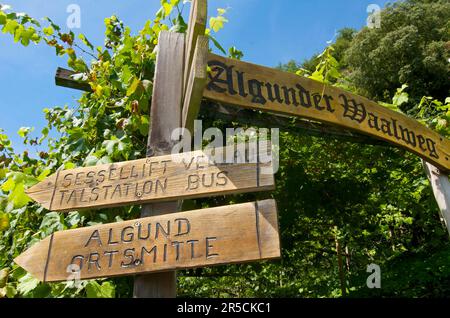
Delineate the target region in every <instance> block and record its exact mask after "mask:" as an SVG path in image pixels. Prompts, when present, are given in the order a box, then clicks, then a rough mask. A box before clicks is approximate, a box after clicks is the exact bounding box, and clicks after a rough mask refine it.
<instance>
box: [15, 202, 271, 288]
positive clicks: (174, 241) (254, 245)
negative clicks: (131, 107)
mask: <svg viewBox="0 0 450 318" xmlns="http://www.w3.org/2000/svg"><path fill="white" fill-rule="evenodd" d="M279 257H280V243H279V235H278V220H277V208H276V203H275V201H274V200H266V201H259V202H252V203H244V204H237V205H229V206H223V207H217V208H210V209H203V210H196V211H189V212H181V213H172V214H165V215H161V216H154V217H148V218H142V219H138V220H132V221H126V222H120V223H112V224H104V225H99V226H92V227H86V228H80V229H75V230H68V231H61V232H56V233H54V234H53V235H52V236H50V237H48V238H46V239H45V240H43V241H41V242H39V243H37V244H35V245H33V246H32V247H31V248H30V249H28V250H27V251H25V252H24V253H23V254H21V255H20V256H19V257H17V258H16V259H15V260H14V261H15V262H16V263H17V264H18V265H20V266H21V267H23V268H24V269H25V270H27V271H28V272H29V273H31V274H32V275H33V276H34V277H36V278H38V279H39V280H40V281H44V282H54V281H65V280H68V279H70V278H73V277H74V276H73V273H72V272H74V271H75V272H76V274H79V276H78V277H79V278H80V279H92V278H101V277H112V276H123V275H133V274H138V273H150V272H164V271H167V270H175V269H185V268H197V267H204V266H212V265H219V264H231V263H241V262H249V261H256V260H265V259H273V258H279Z"/></svg>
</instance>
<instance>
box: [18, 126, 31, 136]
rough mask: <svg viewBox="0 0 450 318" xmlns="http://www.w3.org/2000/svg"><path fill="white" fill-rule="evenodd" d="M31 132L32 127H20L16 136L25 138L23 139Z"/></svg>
mask: <svg viewBox="0 0 450 318" xmlns="http://www.w3.org/2000/svg"><path fill="white" fill-rule="evenodd" d="M33 130H34V128H32V127H21V128H20V129H19V131H17V134H18V135H19V136H20V137H22V138H25V137H26V136H28V134H29V133H30V132H32V131H33Z"/></svg>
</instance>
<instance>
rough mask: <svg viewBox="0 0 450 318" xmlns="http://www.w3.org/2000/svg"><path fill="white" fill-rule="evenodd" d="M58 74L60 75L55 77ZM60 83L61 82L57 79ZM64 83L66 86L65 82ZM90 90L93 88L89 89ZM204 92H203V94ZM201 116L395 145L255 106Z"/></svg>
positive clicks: (210, 106) (207, 110) (206, 109)
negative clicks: (263, 112)
mask: <svg viewBox="0 0 450 318" xmlns="http://www.w3.org/2000/svg"><path fill="white" fill-rule="evenodd" d="M62 70H64V72H65V73H66V74H75V72H73V71H70V70H67V69H62ZM58 76H59V75H58V74H57V75H56V77H58ZM64 78H65V80H66V81H72V82H71V83H70V85H71V86H70V87H71V88H73V89H78V90H85V89H84V87H82V86H80V85H78V82H77V81H75V80H73V79H72V78H70V77H66V76H65V77H64ZM57 85H59V84H58V82H57ZM62 86H64V85H62ZM87 91H91V89H90V87H89V90H87ZM202 94H203V93H202ZM200 116H201V117H208V118H212V119H222V120H226V121H229V122H231V121H235V122H236V121H238V122H240V123H243V124H248V125H255V126H259V127H265V128H279V129H281V130H283V131H289V132H290V133H294V134H297V135H298V134H308V135H312V136H318V137H320V136H329V137H332V138H337V139H340V140H344V141H349V142H356V143H361V144H369V145H382V146H385V147H388V146H393V145H392V144H389V143H387V142H386V141H384V140H381V139H378V138H375V137H372V136H368V135H363V134H360V133H357V132H354V131H349V130H347V129H343V128H341V127H339V126H333V125H329V124H324V123H320V122H313V121H310V120H304V119H301V118H298V119H297V121H295V122H293V120H292V117H289V116H280V114H270V113H269V114H268V113H266V114H264V116H261V114H258V113H256V112H255V111H254V110H253V109H243V108H240V107H234V106H232V105H225V104H221V103H216V102H214V101H209V102H208V103H205V104H204V105H201V107H200Z"/></svg>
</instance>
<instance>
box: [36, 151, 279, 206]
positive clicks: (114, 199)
mask: <svg viewBox="0 0 450 318" xmlns="http://www.w3.org/2000/svg"><path fill="white" fill-rule="evenodd" d="M238 149H239V147H238ZM269 149H270V148H269ZM262 150H263V151H266V152H263V151H262ZM230 151H231V152H230ZM268 151H269V154H270V150H268ZM243 152H245V150H243V151H242V152H241V153H239V152H236V151H235V150H234V147H227V148H219V149H216V150H215V153H214V155H213V156H211V154H207V153H205V152H203V151H194V152H189V153H182V154H176V155H168V156H161V157H152V158H148V159H142V160H134V161H126V162H120V163H114V164H106V165H100V166H95V167H86V168H77V169H72V170H63V171H59V172H57V173H56V174H53V175H51V176H49V177H48V178H46V179H45V180H44V181H42V182H40V183H38V184H37V185H35V186H33V187H31V188H30V189H29V190H28V191H27V194H28V195H29V196H30V197H31V198H32V199H33V200H35V201H37V202H38V203H40V204H41V205H42V206H44V207H45V208H46V209H48V210H52V211H70V210H77V209H87V208H101V207H112V206H121V205H131V204H142V203H147V202H152V201H167V200H173V199H175V198H176V199H180V200H181V199H189V198H198V197H202V196H213V195H225V194H235V193H245V192H254V191H266V190H273V189H274V184H275V182H274V176H273V174H272V173H271V171H272V170H271V169H272V168H271V167H272V162H268V161H269V160H266V163H261V161H260V156H259V153H264V154H267V148H264V147H261V149H260V150H259V151H258V153H256V152H251V153H250V154H249V153H247V155H246V154H244V153H243ZM266 157H267V158H270V156H266ZM227 158H229V159H227ZM227 162H228V163H227ZM236 162H237V163H236Z"/></svg>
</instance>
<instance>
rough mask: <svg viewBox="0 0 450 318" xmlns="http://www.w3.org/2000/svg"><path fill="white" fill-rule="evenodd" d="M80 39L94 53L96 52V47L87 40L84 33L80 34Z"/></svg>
mask: <svg viewBox="0 0 450 318" xmlns="http://www.w3.org/2000/svg"><path fill="white" fill-rule="evenodd" d="M78 38H79V39H80V40H81V41H82V42H83V43H84V44H85V45H86V46H87V47H88V48H90V49H91V50H92V51H93V50H94V46H93V45H92V43H91V42H89V40H88V39H87V38H86V36H85V35H84V34H82V33H80V34H79V35H78Z"/></svg>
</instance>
